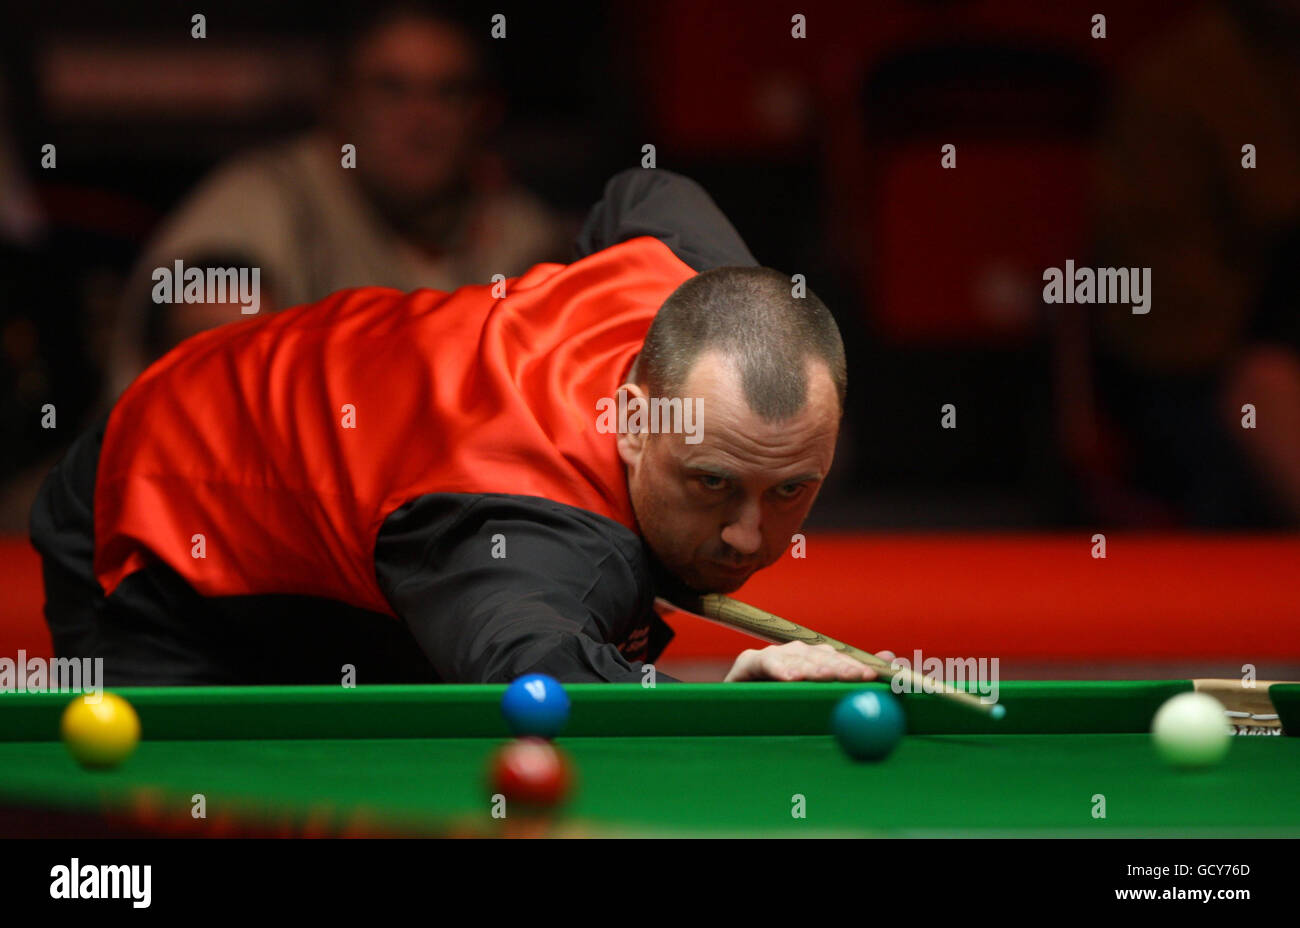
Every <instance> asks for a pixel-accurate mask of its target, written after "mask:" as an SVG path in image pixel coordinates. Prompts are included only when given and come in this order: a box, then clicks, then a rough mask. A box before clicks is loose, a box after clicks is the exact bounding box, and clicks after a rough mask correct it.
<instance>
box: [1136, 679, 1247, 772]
mask: <svg viewBox="0 0 1300 928" xmlns="http://www.w3.org/2000/svg"><path fill="white" fill-rule="evenodd" d="M1151 733H1152V735H1154V737H1155V742H1156V753H1158V754H1159V755H1160V757H1161V758H1162V759H1163V760H1164V761H1165V762H1166V763H1169V764H1173V765H1174V766H1176V767H1208V766H1209V765H1211V764H1217V763H1218V762H1219V761H1221V760H1223V758H1224V755H1226V754H1227V753H1228V744H1229V740H1228V739H1229V738H1231V737H1232V736H1231V735H1229V734H1228V716H1227V711H1226V710H1225V709H1224V708H1223V703H1221V702H1219V701H1218V700H1217V699H1215V698H1214V697H1213V696H1208V695H1206V694H1205V693H1180V694H1179V695H1177V696H1175V697H1174V698H1173V699H1170V700H1169V701H1168V702H1166V703H1165V704H1164V705H1163V706H1161V707H1160V709H1159V711H1157V712H1156V717H1155V719H1154V720H1153V721H1152V723H1151Z"/></svg>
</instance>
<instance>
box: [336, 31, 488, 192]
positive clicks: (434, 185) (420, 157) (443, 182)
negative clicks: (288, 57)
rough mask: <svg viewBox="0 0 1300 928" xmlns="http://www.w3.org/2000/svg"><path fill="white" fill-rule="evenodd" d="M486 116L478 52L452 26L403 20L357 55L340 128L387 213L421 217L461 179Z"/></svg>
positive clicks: (342, 106)
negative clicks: (421, 211) (412, 213)
mask: <svg viewBox="0 0 1300 928" xmlns="http://www.w3.org/2000/svg"><path fill="white" fill-rule="evenodd" d="M484 113H485V105H484V100H483V95H482V93H481V92H480V90H479V89H478V63H477V61H476V60H475V55H474V50H473V48H472V47H471V46H470V45H469V44H468V43H467V42H466V41H465V39H464V38H462V37H461V36H460V35H459V34H458V33H457V32H456V31H455V30H454V29H452V28H450V27H446V26H440V25H438V24H437V23H434V22H427V21H425V20H421V19H402V20H396V21H394V22H392V23H389V24H387V25H385V26H382V27H381V28H379V29H378V30H377V31H376V32H374V33H373V34H372V35H370V36H369V37H368V38H366V39H365V40H364V41H363V42H362V43H361V45H360V46H359V47H358V48H357V49H356V52H355V53H354V56H353V60H352V67H351V71H350V79H349V81H348V84H347V89H346V90H345V91H344V93H343V95H342V98H341V99H340V101H339V108H338V128H339V131H340V132H341V134H342V135H343V137H344V138H343V141H345V142H351V143H353V144H355V145H356V146H357V171H358V173H359V174H360V175H361V180H362V182H363V184H364V185H365V187H366V188H367V189H368V190H369V191H370V192H371V193H372V194H373V195H375V196H376V197H377V198H378V199H379V200H380V201H381V204H380V205H381V207H383V208H385V209H386V210H388V211H393V210H397V211H418V210H419V209H420V208H422V207H424V206H427V205H428V204H430V203H431V202H432V201H434V200H436V199H437V198H438V197H440V196H443V195H444V194H445V193H446V192H447V190H448V189H449V188H451V187H452V186H454V185H455V184H457V183H459V182H460V181H461V180H462V178H463V175H464V173H465V171H466V170H467V165H468V163H469V160H470V156H471V154H472V152H473V150H474V148H475V147H476V144H477V142H478V139H479V135H480V129H481V127H482V123H483V120H484Z"/></svg>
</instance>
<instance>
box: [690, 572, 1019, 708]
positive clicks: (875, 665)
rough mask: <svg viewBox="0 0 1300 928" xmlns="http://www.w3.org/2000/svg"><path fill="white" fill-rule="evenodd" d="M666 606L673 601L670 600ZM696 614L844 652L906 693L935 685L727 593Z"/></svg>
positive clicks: (957, 697)
mask: <svg viewBox="0 0 1300 928" xmlns="http://www.w3.org/2000/svg"><path fill="white" fill-rule="evenodd" d="M670 605H673V604H671V603H670ZM678 608H680V607H678ZM693 611H694V610H693ZM697 614H698V615H699V616H700V617H701V618H705V619H708V620H710V621H712V622H716V623H718V624H719V625H725V626H727V627H728V628H735V629H738V630H740V631H742V632H748V633H749V634H751V635H753V636H754V637H756V638H761V639H763V640H764V641H770V642H773V643H775V644H785V643H786V642H788V641H802V642H804V643H806V644H810V645H817V644H828V645H830V646H831V647H832V648H834V649H835V650H836V651H839V652H840V653H841V654H847V655H848V656H849V657H852V658H854V659H855V660H858V661H861V662H862V663H864V664H866V665H867V666H868V667H870V668H871V669H872V670H874V671H876V673H878V674H879V675H880V676H881V678H882V679H885V680H893V679H894V677H903V678H904V679H905V680H907V682H908V684H909V686H910V692H913V693H925V692H931V691H934V690H933V688H934V687H935V686H936V681H934V680H927V679H926V678H925V677H923V676H922V675H921V674H919V673H917V672H916V671H915V670H912V669H911V668H910V667H897V668H896V667H894V666H893V665H892V664H890V662H889V661H887V660H885V659H884V658H881V657H876V655H874V654H871V653H870V652H867V651H863V650H862V649H860V648H855V647H853V645H851V644H845V643H844V642H842V641H836V640H835V639H834V638H828V637H827V636H826V635H823V634H822V633H821V632H816V631H813V630H812V629H811V628H804V627H803V626H802V625H799V624H797V623H795V622H791V621H789V620H788V619H783V618H781V617H780V616H776V615H773V614H772V613H770V612H764V611H763V610H762V609H759V608H757V607H755V606H751V605H749V604H748V603H742V602H741V601H740V600H738V599H732V598H731V597H730V596H722V595H721V594H718V593H710V594H708V595H706V596H702V597H700V600H699V609H698V611H697ZM938 685H939V686H940V687H941V688H940V689H939V690H937V691H935V692H936V694H937V695H939V696H943V697H945V698H947V699H949V700H951V701H952V702H955V703H960V704H961V705H963V706H966V707H967V708H970V709H975V710H977V711H979V712H983V713H984V714H985V715H990V716H992V717H993V718H995V719H998V718H1002V717H1003V716H1004V715H1005V714H1006V709H1005V708H1004V707H1003V706H1001V705H997V704H993V705H986V704H985V703H983V702H981V701H980V699H979V697H978V696H974V695H972V694H970V693H964V692H962V691H961V690H958V689H955V688H953V687H952V686H951V685H950V684H948V683H944V682H939V683H938Z"/></svg>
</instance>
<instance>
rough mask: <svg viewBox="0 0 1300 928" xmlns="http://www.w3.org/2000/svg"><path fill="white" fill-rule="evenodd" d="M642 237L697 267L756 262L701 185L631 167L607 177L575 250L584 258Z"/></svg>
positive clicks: (729, 265)
mask: <svg viewBox="0 0 1300 928" xmlns="http://www.w3.org/2000/svg"><path fill="white" fill-rule="evenodd" d="M642 235H649V236H651V237H652V238H657V239H659V240H660V241H661V242H663V243H664V244H665V245H667V246H668V247H669V248H670V249H671V250H672V252H673V254H675V255H676V256H677V257H678V258H680V259H681V261H682V263H684V264H686V265H687V266H689V267H691V268H692V269H694V270H696V271H705V270H708V269H710V268H715V267H738V266H746V267H753V266H756V265H757V264H758V262H757V261H756V260H754V256H753V255H752V254H750V252H749V248H747V247H746V246H745V242H744V239H742V238H741V237H740V233H739V232H737V231H736V228H735V226H733V225H732V224H731V223H730V222H729V221H728V220H727V217H726V216H725V215H723V213H722V210H720V209H718V205H717V204H716V203H714V202H713V199H712V198H711V197H710V196H709V195H708V194H707V193H706V192H705V190H704V188H703V187H701V186H700V185H699V184H697V183H696V182H695V181H693V180H691V179H690V178H688V177H683V176H681V175H680V174H674V173H672V172H671V171H663V170H659V169H651V168H632V169H629V170H626V171H620V172H619V173H618V174H615V175H614V176H613V177H612V178H610V180H609V182H608V183H607V184H605V195H604V197H603V198H602V199H601V200H600V201H599V202H598V203H597V204H596V205H595V206H594V207H592V209H591V212H590V213H589V214H588V215H587V221H586V222H585V223H584V224H583V227H582V231H581V232H579V233H578V240H577V243H576V251H575V254H576V257H577V258H585V257H586V256H587V255H590V254H595V253H596V252H598V251H600V250H602V249H605V248H609V247H610V246H612V245H617V244H618V243H619V242H626V241H628V240H629V239H634V238H637V237H639V236H642Z"/></svg>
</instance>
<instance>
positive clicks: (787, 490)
mask: <svg viewBox="0 0 1300 928" xmlns="http://www.w3.org/2000/svg"><path fill="white" fill-rule="evenodd" d="M803 488H804V485H803V484H802V483H787V484H783V485H782V486H779V487H777V488H776V494H777V496H780V497H781V498H782V499H794V498H795V497H796V496H798V495H799V494H800V493H802V492H803Z"/></svg>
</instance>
